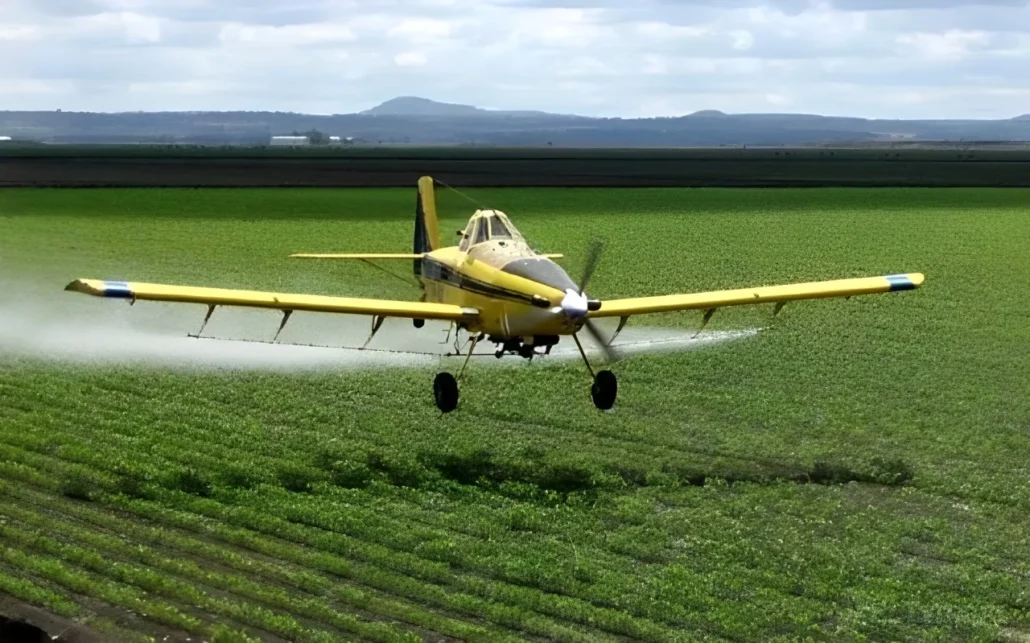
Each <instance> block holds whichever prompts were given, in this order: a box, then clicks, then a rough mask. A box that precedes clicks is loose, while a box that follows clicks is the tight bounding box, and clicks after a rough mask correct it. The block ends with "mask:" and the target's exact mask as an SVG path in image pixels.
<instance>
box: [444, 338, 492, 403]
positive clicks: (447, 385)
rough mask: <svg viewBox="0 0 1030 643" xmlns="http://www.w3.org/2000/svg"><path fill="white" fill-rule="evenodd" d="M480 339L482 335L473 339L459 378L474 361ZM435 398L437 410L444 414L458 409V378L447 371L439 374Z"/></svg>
mask: <svg viewBox="0 0 1030 643" xmlns="http://www.w3.org/2000/svg"><path fill="white" fill-rule="evenodd" d="M480 338H482V335H476V336H475V337H473V338H472V344H471V346H470V347H469V353H468V355H467V356H466V357H465V363H464V364H462V366H461V370H460V371H458V377H461V376H462V375H464V374H465V368H466V367H467V366H468V365H469V360H471V359H472V353H473V351H475V350H476V344H478V343H479V340H480ZM433 398H434V399H435V400H436V408H438V409H440V410H441V411H443V412H444V413H450V412H451V411H453V410H454V409H456V408H458V378H456V377H454V376H453V375H451V374H450V373H448V372H446V371H444V372H442V373H437V374H436V379H434V380H433Z"/></svg>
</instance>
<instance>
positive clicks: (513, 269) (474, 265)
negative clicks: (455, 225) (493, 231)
mask: <svg viewBox="0 0 1030 643" xmlns="http://www.w3.org/2000/svg"><path fill="white" fill-rule="evenodd" d="M502 244H504V245H502ZM524 245H525V244H523V243H521V242H512V241H487V242H484V243H481V244H477V245H475V246H472V247H471V248H470V249H469V250H468V251H463V250H461V249H460V248H459V247H457V246H452V247H449V248H441V249H439V250H434V251H433V252H430V253H429V254H428V255H427V256H426V257H425V258H424V259H423V260H422V275H421V280H422V283H423V286H424V288H425V301H427V302H434V303H443V304H453V305H456V306H463V307H469V308H476V309H479V311H480V316H479V319H478V320H476V321H475V322H470V323H469V324H468V326H467V330H469V331H470V332H473V333H485V334H487V335H490V336H494V337H497V338H515V337H535V336H550V335H571V334H573V333H576V332H578V331H579V329H580V328H582V326H583V320H584V318H578V319H577V318H575V317H571V316H569V315H566V314H564V313H563V312H560V311H559V312H556V311H555V309H557V308H560V306H561V303H562V300H563V299H564V298H565V297H566V295H567V293H566V290H565V289H568V288H572V289H575V288H576V284H575V283H574V282H573V281H572V280H571V279H570V278H569V277H568V275H567V274H566V273H565V271H564V270H563V269H562V268H561V266H559V265H558V264H556V263H554V262H553V261H551V260H550V259H548V258H546V257H541V256H539V255H537V254H536V253H533V252H532V251H531V250H529V248H528V247H524ZM519 246H523V247H519ZM562 287H564V288H565V289H560V288H562Z"/></svg>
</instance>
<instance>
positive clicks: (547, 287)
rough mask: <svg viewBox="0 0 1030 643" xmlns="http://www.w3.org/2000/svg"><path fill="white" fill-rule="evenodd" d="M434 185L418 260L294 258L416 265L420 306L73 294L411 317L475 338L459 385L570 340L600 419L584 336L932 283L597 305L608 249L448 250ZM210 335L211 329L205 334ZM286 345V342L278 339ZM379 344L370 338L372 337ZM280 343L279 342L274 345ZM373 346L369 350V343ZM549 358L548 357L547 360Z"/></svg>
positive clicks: (853, 284) (604, 375)
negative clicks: (614, 320)
mask: <svg viewBox="0 0 1030 643" xmlns="http://www.w3.org/2000/svg"><path fill="white" fill-rule="evenodd" d="M435 183H436V182H435V181H434V180H433V179H432V178H431V177H427V176H425V177H422V178H420V179H419V181H418V198H417V201H416V206H415V234H414V251H413V252H412V253H410V254H328V255H326V254H295V255H291V256H293V257H309V258H324V259H362V260H366V261H371V260H380V259H399V260H411V261H413V263H414V273H415V275H416V277H418V278H419V281H420V283H421V287H422V290H423V294H422V297H421V298H420V300H419V301H399V300H383V299H358V298H351V297H328V296H321V295H306V294H293V293H274V292H258V291H249V290H228V289H222V288H201V287H194V286H175V285H163V284H151V283H136V282H122V281H103V280H97V279H78V280H76V281H73V282H72V283H70V284H68V286H67V287H66V288H65V290H71V291H76V292H82V293H86V294H89V295H95V296H99V297H114V298H119V299H128V300H130V301H131V302H135V300H137V299H141V300H152V301H165V302H184V303H195V304H207V306H208V311H207V316H206V317H205V319H204V323H205V324H206V323H207V320H208V319H209V318H210V317H211V313H212V312H213V311H214V309H215V307H216V306H248V307H256V308H272V309H277V310H281V311H282V312H283V313H284V315H283V320H282V323H281V324H280V326H279V331H282V329H283V326H285V324H286V321H287V320H288V319H289V316H290V315H291V314H292V313H293V312H294V311H313V312H328V313H344V314H352V315H354V314H357V315H370V316H372V336H374V335H375V332H376V331H377V330H378V329H379V327H380V325H381V324H382V323H383V320H384V319H385V318H387V317H406V318H410V319H412V320H413V322H414V325H415V327H416V328H421V327H422V326H423V325H424V324H425V320H427V319H435V320H444V321H449V322H452V324H453V325H454V326H455V327H456V328H457V329H459V330H464V331H466V332H467V333H468V334H469V337H470V338H471V346H470V347H469V349H468V357H466V359H465V362H464V364H463V365H462V368H461V371H459V373H458V377H460V376H461V374H462V373H464V370H465V367H466V366H467V365H468V362H469V358H470V357H471V356H472V353H473V351H474V350H475V348H476V344H477V343H478V342H479V341H481V340H483V339H487V340H488V341H490V342H492V343H494V344H495V345H497V346H498V350H497V352H496V355H497V357H501V356H503V355H507V354H517V355H520V356H522V357H524V358H529V359H532V357H533V356H534V355H540V354H548V353H550V351H551V347H552V346H554V345H555V344H557V343H558V340H559V338H560V337H562V336H567V335H568V336H571V337H572V339H573V341H574V342H575V343H576V346H577V348H578V349H579V352H580V355H581V356H582V357H583V361H584V362H585V363H586V366H587V370H588V371H589V372H590V374H591V376H592V377H593V386H592V389H591V394H592V396H593V401H594V405H595V406H596V407H597V408H599V409H610V408H611V407H612V406H613V405H614V403H615V397H616V393H617V389H618V385H617V381H616V378H615V375H614V374H613V373H612V372H611V371H610V370H601V371H599V372H596V373H595V372H594V369H593V367H591V365H590V362H589V360H587V356H586V353H585V352H584V351H583V346H582V344H581V343H580V340H579V337H578V336H577V333H579V332H580V331H581V330H583V329H584V328H585V329H586V330H587V332H588V333H590V334H591V335H592V336H593V337H594V339H595V340H596V341H597V342H598V343H599V344H601V345H602V347H604V348H605V350H606V351H607V353H608V356H609V358H611V357H612V356H613V352H612V349H611V341H612V340H613V339H614V338H615V336H616V335H618V333H619V331H621V330H622V328H623V327H624V326H625V324H626V322H627V320H628V319H629V318H630V317H632V316H634V315H644V314H650V313H662V312H670V311H681V310H704V311H705V313H704V317H703V322H702V328H703V326H704V324H706V323H707V322H708V319H709V318H710V317H711V316H712V314H713V313H714V312H715V310H716V309H717V308H721V307H723V306H739V305H744V304H764V303H774V304H775V305H776V306H775V309H774V311H773V312H774V314H775V313H777V312H779V309H780V308H781V307H782V306H783V304H784V303H786V302H788V301H794V300H800V299H818V298H824V297H851V296H853V295H865V294H872V293H882V292H894V291H899V290H912V289H914V288H917V287H919V286H920V285H921V284H922V283H923V279H924V277H923V275H922V274H919V273H910V274H898V275H889V276H881V277H863V278H856V279H840V280H836V281H818V282H812V283H800V284H790V285H782V286H761V287H755V288H740V289H736V290H720V291H714V292H704V293H692V294H673V295H659V296H654V297H634V298H630V299H609V300H604V301H601V300H597V299H591V298H589V297H588V296H587V295H586V292H585V288H586V285H587V283H588V281H589V280H590V276H591V275H592V274H593V272H594V269H595V268H596V267H597V262H598V260H599V258H600V253H601V246H600V245H599V244H595V245H593V246H592V247H591V251H590V254H589V256H588V257H587V262H586V267H585V269H584V273H583V276H582V278H581V279H580V281H579V283H578V284H577V283H576V282H575V281H573V280H572V279H571V278H570V277H569V275H568V274H567V273H566V272H565V271H564V270H563V269H562V268H561V267H560V266H558V265H557V264H556V263H554V262H553V261H552V259H553V258H558V257H561V255H544V254H538V253H536V252H535V251H533V250H532V249H531V248H530V247H529V245H528V244H527V243H526V240H525V239H524V238H523V237H522V235H521V234H520V233H519V232H518V230H516V228H515V226H514V225H512V223H511V221H510V220H509V219H508V217H507V215H505V213H503V212H501V211H498V210H484V209H480V210H476V212H475V213H474V214H473V215H472V217H471V218H470V219H469V221H468V225H467V226H466V227H465V229H464V230H463V231H460V232H459V233H458V234H459V235H460V237H461V241H460V242H459V243H458V245H457V246H449V247H445V246H444V245H443V244H442V243H441V242H440V233H439V229H438V223H437V216H436V199H435V193H434V185H435ZM600 317H618V318H619V325H618V328H617V329H616V331H615V333H614V334H613V335H612V336H611V337H610V338H608V339H607V340H603V339H602V338H601V336H600V333H599V331H598V330H597V328H596V327H595V325H594V324H593V322H592V320H594V319H597V318H600ZM201 331H203V326H202V327H201ZM276 337H278V333H276ZM369 339H371V336H370V337H369ZM273 341H274V340H273ZM366 345H367V342H366ZM541 350H542V351H543V353H541V352H540V351H541ZM433 394H434V397H435V400H436V405H437V407H438V408H439V409H440V410H441V411H443V412H445V413H446V412H449V411H452V410H454V409H455V408H456V407H457V405H458V382H457V379H456V378H455V376H453V375H451V374H450V373H447V372H442V373H439V374H437V375H436V378H435V380H434V382H433Z"/></svg>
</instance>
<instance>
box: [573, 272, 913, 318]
mask: <svg viewBox="0 0 1030 643" xmlns="http://www.w3.org/2000/svg"><path fill="white" fill-rule="evenodd" d="M923 280H924V275H923V274H922V273H918V272H914V273H908V274H902V275H887V276H884V277H858V278H856V279H836V280H832V281H813V282H809V283H803V284H787V285H782V286H758V287H755V288H738V289H735V290H716V291H713V292H699V293H690V294H677V295H658V296H656V297H635V298H631V299H608V300H605V301H602V302H601V308H600V309H599V310H596V311H591V312H590V313H589V316H590V317H629V316H631V315H644V314H649V313H665V312H672V311H677V310H702V309H704V310H711V309H715V308H722V307H723V306H745V305H749V304H765V303H773V302H775V303H782V302H788V301H797V300H801V299H822V298H825V297H852V296H854V295H870V294H873V293H881V292H895V291H899V290H913V289H915V288H918V287H919V286H921V285H922V283H923Z"/></svg>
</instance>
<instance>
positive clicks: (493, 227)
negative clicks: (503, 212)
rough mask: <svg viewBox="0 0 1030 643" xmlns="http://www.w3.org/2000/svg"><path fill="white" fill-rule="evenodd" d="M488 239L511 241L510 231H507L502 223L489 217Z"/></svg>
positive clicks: (496, 218)
mask: <svg viewBox="0 0 1030 643" xmlns="http://www.w3.org/2000/svg"><path fill="white" fill-rule="evenodd" d="M490 238H491V239H511V238H512V235H511V231H510V230H508V226H506V225H504V221H501V219H500V218H498V217H496V216H494V217H490Z"/></svg>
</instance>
